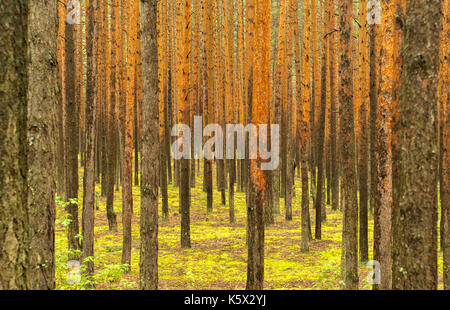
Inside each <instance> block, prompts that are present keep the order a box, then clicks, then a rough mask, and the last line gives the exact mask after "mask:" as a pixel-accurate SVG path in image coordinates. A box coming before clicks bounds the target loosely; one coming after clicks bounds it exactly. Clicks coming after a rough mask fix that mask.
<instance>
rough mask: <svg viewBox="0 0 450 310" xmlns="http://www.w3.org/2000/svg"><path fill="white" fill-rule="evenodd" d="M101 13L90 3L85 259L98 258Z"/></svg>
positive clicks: (90, 269) (90, 266)
mask: <svg viewBox="0 0 450 310" xmlns="http://www.w3.org/2000/svg"><path fill="white" fill-rule="evenodd" d="M97 10H98V1H97V0H91V1H89V5H88V9H87V17H88V24H87V31H86V54H87V68H86V70H87V78H86V105H85V108H86V110H85V132H86V136H85V137H84V138H85V143H86V144H85V147H86V150H85V152H86V153H85V167H84V176H83V214H82V235H83V255H82V259H83V260H84V259H86V258H87V257H90V256H93V255H94V208H95V168H94V166H95V147H96V143H95V135H96V133H95V121H96V118H97V115H96V108H95V107H96V99H95V98H96V97H97V96H96V80H97V79H96V77H97V65H96V64H97V62H96V60H95V58H94V56H95V51H96V45H97V34H98V31H97V27H95V19H94V16H95V12H96V11H97ZM86 267H87V270H86V273H87V274H92V273H93V272H94V263H93V261H88V262H86Z"/></svg>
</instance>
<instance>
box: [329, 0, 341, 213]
mask: <svg viewBox="0 0 450 310" xmlns="http://www.w3.org/2000/svg"><path fill="white" fill-rule="evenodd" d="M330 1H331V2H332V3H331V12H332V13H331V15H330V32H331V31H333V33H330V93H331V107H330V109H331V115H330V143H331V146H330V148H331V208H332V209H333V210H334V211H336V210H337V209H339V166H338V145H337V133H338V129H337V115H338V102H337V91H336V84H337V83H336V73H337V61H336V54H337V50H336V32H335V27H336V18H335V1H334V0H330Z"/></svg>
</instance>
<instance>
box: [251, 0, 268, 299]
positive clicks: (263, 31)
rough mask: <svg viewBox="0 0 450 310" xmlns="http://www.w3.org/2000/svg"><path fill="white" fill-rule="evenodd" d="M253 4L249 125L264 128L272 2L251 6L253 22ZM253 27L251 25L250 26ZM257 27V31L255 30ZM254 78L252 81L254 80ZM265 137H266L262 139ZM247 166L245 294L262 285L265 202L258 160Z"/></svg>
mask: <svg viewBox="0 0 450 310" xmlns="http://www.w3.org/2000/svg"><path fill="white" fill-rule="evenodd" d="M253 3H254V2H253ZM251 6H252V1H248V2H247V12H249V11H250V12H249V15H248V16H247V18H248V21H249V22H250V25H249V27H250V29H249V30H250V31H249V38H248V41H247V42H248V43H249V45H250V49H254V53H253V55H255V56H256V57H255V58H254V59H253V62H252V63H250V64H248V65H249V69H250V71H249V72H250V80H249V83H250V87H249V90H250V97H251V98H252V109H251V122H252V123H253V124H255V125H259V124H267V123H268V121H269V117H268V103H269V102H270V101H269V93H270V90H269V84H270V83H269V71H270V7H271V1H270V0H269V1H268V0H257V1H256V4H255V6H254V8H255V10H254V12H255V14H254V15H255V17H256V18H255V19H254V20H252V15H253V14H252V12H251V11H252V8H251ZM252 23H254V24H253V25H252ZM255 25H258V27H255ZM253 78H254V79H253ZM264 134H266V136H264ZM258 136H259V138H260V139H261V138H262V139H264V138H265V139H267V132H266V133H263V132H258ZM257 152H258V154H257V159H256V160H254V159H253V160H251V162H250V169H251V173H250V195H249V196H250V197H249V198H250V199H249V200H250V201H249V202H250V204H249V208H248V211H247V212H248V215H247V216H248V265H247V285H246V289H248V290H261V289H263V283H264V198H265V191H266V177H265V172H264V171H263V170H261V167H260V164H261V158H260V156H259V150H257Z"/></svg>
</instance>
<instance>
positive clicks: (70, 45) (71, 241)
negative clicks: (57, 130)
mask: <svg viewBox="0 0 450 310" xmlns="http://www.w3.org/2000/svg"><path fill="white" fill-rule="evenodd" d="M67 12H68V11H67ZM74 29H75V25H74V24H71V23H66V30H65V42H66V44H65V89H64V91H65V94H66V97H65V98H66V101H65V108H66V118H65V125H64V130H65V134H64V138H65V139H64V140H65V141H64V146H65V160H66V162H65V168H66V190H65V192H66V196H65V197H66V199H65V200H66V202H68V203H69V204H68V206H67V211H68V214H69V215H70V219H71V222H70V224H69V229H68V247H69V250H71V251H78V250H80V244H79V240H78V239H77V235H78V232H79V223H78V142H77V141H78V139H77V138H78V132H77V130H76V128H77V121H78V113H77V103H76V102H75V32H74ZM78 257H79V255H78V254H77V253H76V252H71V253H69V258H70V259H77V258H78Z"/></svg>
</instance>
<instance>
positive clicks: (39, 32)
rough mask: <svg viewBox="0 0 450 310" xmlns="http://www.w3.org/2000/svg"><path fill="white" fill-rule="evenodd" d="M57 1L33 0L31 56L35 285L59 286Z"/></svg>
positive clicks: (30, 185) (44, 287) (30, 168)
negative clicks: (56, 236)
mask: <svg viewBox="0 0 450 310" xmlns="http://www.w3.org/2000/svg"><path fill="white" fill-rule="evenodd" d="M57 5H58V4H57V3H56V2H50V3H48V4H47V5H42V4H37V3H36V2H34V1H32V2H30V7H29V10H30V12H32V14H30V15H29V17H28V18H29V19H28V23H29V24H28V36H29V38H30V39H29V42H30V47H29V49H30V55H31V58H30V59H31V62H30V64H29V69H28V73H29V79H28V120H27V121H28V141H29V142H32V143H29V144H28V208H29V212H30V217H29V220H30V222H29V225H30V237H31V248H32V249H33V250H32V251H31V253H30V254H31V266H32V268H31V272H32V275H31V277H30V279H31V288H32V289H37V290H49V289H50V290H51V289H54V288H55V216H56V206H55V191H56V182H55V180H56V170H55V164H56V147H55V141H56V137H57V135H56V134H57V131H56V122H55V121H54V120H53V119H52V118H49V117H48V116H49V115H56V113H57V109H58V101H59V100H58V99H59V98H60V97H59V96H60V92H59V89H58V88H57V87H56V85H57V70H58V68H57V63H56V60H57V53H58V47H57V43H56V41H55V37H56V36H57V33H58V28H57V20H58V16H57ZM44 102H45V104H43V103H44Z"/></svg>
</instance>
